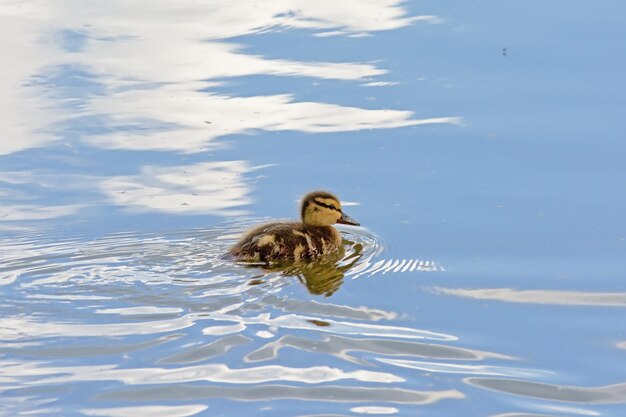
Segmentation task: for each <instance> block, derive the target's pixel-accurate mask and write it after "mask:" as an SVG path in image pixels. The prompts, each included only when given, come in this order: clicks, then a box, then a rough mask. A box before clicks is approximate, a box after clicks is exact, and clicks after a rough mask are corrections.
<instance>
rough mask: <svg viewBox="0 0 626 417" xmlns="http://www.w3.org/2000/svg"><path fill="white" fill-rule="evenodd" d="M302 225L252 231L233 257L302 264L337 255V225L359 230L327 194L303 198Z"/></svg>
mask: <svg viewBox="0 0 626 417" xmlns="http://www.w3.org/2000/svg"><path fill="white" fill-rule="evenodd" d="M300 215H301V217H302V222H286V223H269V224H265V225H263V226H260V227H257V228H255V229H253V230H251V231H249V232H248V233H247V234H246V235H245V236H244V237H243V238H242V239H241V240H240V241H239V242H238V243H237V244H236V245H235V246H233V247H232V248H231V249H230V254H231V255H232V256H233V257H235V258H237V259H239V260H245V261H257V262H263V263H269V262H272V261H299V260H303V259H311V258H315V257H317V256H320V255H326V254H330V253H334V252H337V251H338V250H339V249H340V248H341V235H340V234H339V232H338V231H337V230H336V229H335V228H334V227H333V226H332V225H333V224H335V223H342V224H350V225H354V226H359V223H358V222H357V221H356V220H354V219H352V218H351V217H350V216H348V215H347V214H345V213H344V212H343V211H342V210H341V203H340V202H339V199H338V198H337V197H336V196H335V195H333V194H331V193H329V192H326V191H313V192H311V193H309V194H307V195H305V196H304V198H303V199H302V205H301V207H300Z"/></svg>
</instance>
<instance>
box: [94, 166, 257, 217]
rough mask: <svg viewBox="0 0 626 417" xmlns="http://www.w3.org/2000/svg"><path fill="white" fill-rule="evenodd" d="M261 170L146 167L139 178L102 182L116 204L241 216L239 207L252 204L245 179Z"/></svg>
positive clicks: (105, 190) (159, 209)
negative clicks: (246, 176) (247, 174)
mask: <svg viewBox="0 0 626 417" xmlns="http://www.w3.org/2000/svg"><path fill="white" fill-rule="evenodd" d="M259 168H261V167H251V166H250V165H249V164H248V163H247V162H245V161H223V162H205V163H199V164H195V165H186V166H176V167H159V166H145V167H143V168H142V170H141V173H140V174H139V175H130V176H117V177H112V178H110V179H106V180H103V181H102V183H101V184H102V185H101V186H102V189H103V191H104V193H105V194H107V195H108V196H109V197H110V198H111V199H112V200H113V202H114V203H115V204H118V205H122V206H127V207H130V208H131V209H132V208H135V209H140V210H145V209H150V210H157V211H163V212H169V213H181V212H182V213H189V214H217V215H240V214H243V212H242V211H241V210H240V209H237V207H240V206H242V205H245V204H248V203H250V199H249V197H248V193H249V191H250V190H249V187H248V186H247V185H246V183H245V182H244V181H243V178H242V177H243V175H244V174H245V173H248V172H250V171H253V170H255V169H259Z"/></svg>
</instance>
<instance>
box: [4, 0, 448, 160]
mask: <svg viewBox="0 0 626 417" xmlns="http://www.w3.org/2000/svg"><path fill="white" fill-rule="evenodd" d="M0 21H1V22H2V23H1V24H2V27H3V29H4V32H5V33H8V34H9V36H3V37H1V38H0V46H1V47H2V49H3V50H6V51H12V52H11V53H12V58H11V65H5V66H3V67H2V68H0V88H1V89H2V91H3V94H2V96H0V110H1V111H2V113H3V115H4V119H3V120H5V121H8V122H5V123H3V132H2V137H3V140H2V141H0V155H2V154H9V153H13V152H17V151H20V150H24V149H29V148H32V147H35V146H43V145H45V144H46V143H48V142H50V141H54V140H56V139H57V137H58V136H57V135H58V134H59V133H58V132H56V133H55V132H52V131H51V130H53V129H52V126H53V125H55V124H58V123H59V122H62V121H69V120H72V119H73V118H75V117H76V116H89V115H94V116H99V117H105V118H106V119H107V120H109V121H110V122H111V123H113V125H114V126H116V123H120V122H121V123H131V124H136V125H140V126H142V127H144V126H145V125H146V124H148V125H149V124H150V123H152V124H155V123H160V124H162V125H167V126H168V127H167V128H160V129H155V131H152V132H149V133H145V129H144V133H130V132H129V130H128V129H126V130H124V129H122V130H124V133H121V134H120V132H119V131H117V132H113V133H110V134H106V135H99V136H92V137H91V138H90V141H91V143H92V144H95V145H97V146H101V147H106V148H124V149H159V150H176V151H179V152H198V151H202V150H205V149H207V147H208V145H209V142H210V141H211V140H212V139H214V138H216V137H219V136H222V135H226V134H232V133H242V132H250V131H253V130H268V131H275V130H297V131H304V132H338V131H348V130H357V129H371V128H392V127H401V126H411V125H416V124H421V123H454V122H456V119H454V118H448V117H441V118H429V119H423V120H420V119H415V118H414V115H413V114H412V113H411V112H408V111H383V110H367V109H361V108H354V107H345V106H339V105H334V104H328V103H319V102H298V101H297V100H296V99H295V98H294V97H292V96H290V95H284V94H276V95H267V96H256V97H231V96H228V95H221V94H216V93H215V92H211V91H212V89H214V87H215V85H216V82H215V81H211V80H216V79H220V78H224V77H237V76H243V75H255V74H263V75H268V74H269V75H277V76H306V77H314V78H324V79H337V80H360V79H369V78H371V77H376V76H378V75H381V74H384V73H385V72H386V71H385V70H384V69H382V68H379V67H378V66H377V65H375V64H373V63H358V62H356V63H353V62H302V61H297V60H292V59H285V58H275V59H269V58H267V57H264V56H260V55H255V54H251V53H245V52H244V48H243V47H242V46H239V45H236V44H233V43H230V42H229V43H226V42H225V40H226V39H229V38H232V37H236V36H243V35H250V34H256V33H261V32H267V31H278V30H281V28H296V29H306V30H311V31H316V32H317V33H318V34H321V33H334V34H350V35H353V36H362V35H367V34H368V33H370V32H376V31H383V30H392V29H397V28H400V27H404V26H407V25H410V24H413V23H415V22H418V21H425V22H431V23H433V22H437V21H438V19H437V18H436V17H434V16H409V15H408V13H407V10H406V9H405V8H404V7H402V1H400V0H370V1H367V2H362V1H358V0H346V1H342V2H336V1H334V0H320V1H317V2H310V1H305V0H288V1H283V2H258V1H256V0H243V1H238V2H236V3H233V4H229V3H227V2H223V1H209V2H206V1H200V0H189V1H186V2H185V5H184V7H183V6H180V5H179V4H175V3H171V2H168V1H165V0H156V1H154V0H151V1H147V0H143V1H134V2H131V3H128V2H126V1H122V0H114V1H110V2H88V3H85V2H82V1H78V0H64V1H61V2H54V3H51V2H47V1H44V0H30V1H19V2H16V1H9V2H3V4H2V5H0ZM59 66H70V67H74V68H81V70H84V71H86V73H88V74H89V76H90V77H93V80H94V82H95V83H97V84H99V85H101V87H102V89H103V91H101V92H100V93H98V94H91V95H89V94H88V93H85V92H84V91H83V90H84V89H82V90H81V89H79V91H77V92H75V93H74V94H75V95H79V96H80V97H76V96H71V97H69V98H65V99H62V98H59V97H58V96H57V97H56V98H55V97H53V96H52V94H53V93H54V92H55V91H56V90H58V88H59V87H61V88H63V87H64V85H58V83H56V84H55V83H53V82H50V81H48V84H46V83H45V82H43V83H41V82H40V83H39V84H38V85H33V83H32V81H33V80H35V79H43V80H44V81H45V80H46V77H49V76H50V74H51V72H52V69H54V68H56V67H59ZM61 84H62V83H61ZM57 93H58V92H57ZM57 95H58V94H57ZM68 102H73V103H74V104H75V106H74V108H72V109H71V110H69V109H67V108H64V106H66V105H67V104H68ZM76 103H78V105H76ZM76 107H78V108H76ZM206 120H210V121H211V123H212V124H206V123H205V121H206ZM56 129H60V128H59V127H57V128H56Z"/></svg>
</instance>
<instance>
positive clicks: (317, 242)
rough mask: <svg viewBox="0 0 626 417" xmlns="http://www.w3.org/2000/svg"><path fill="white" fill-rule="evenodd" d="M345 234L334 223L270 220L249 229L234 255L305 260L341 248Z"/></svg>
mask: <svg viewBox="0 0 626 417" xmlns="http://www.w3.org/2000/svg"><path fill="white" fill-rule="evenodd" d="M340 246H341V236H340V235H339V232H337V230H335V228H334V227H332V226H309V225H304V224H302V223H270V224H266V225H263V226H260V227H257V228H256V229H253V230H252V231H250V232H248V233H247V234H246V235H245V236H244V237H243V238H242V239H241V240H240V241H239V243H237V244H236V245H235V246H233V248H232V249H231V250H230V254H231V255H233V256H234V257H235V258H237V259H240V260H250V261H259V262H269V261H278V260H296V261H297V260H302V259H310V258H314V257H316V256H320V255H324V254H329V253H333V252H335V251H337V249H339V247H340Z"/></svg>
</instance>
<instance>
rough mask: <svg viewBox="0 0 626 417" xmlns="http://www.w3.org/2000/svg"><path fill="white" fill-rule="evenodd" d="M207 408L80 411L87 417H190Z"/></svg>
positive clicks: (194, 406)
mask: <svg viewBox="0 0 626 417" xmlns="http://www.w3.org/2000/svg"><path fill="white" fill-rule="evenodd" d="M207 408H209V406H208V405H202V404H196V405H194V404H190V405H150V406H142V407H115V408H93V409H86V410H82V413H83V414H85V415H87V416H102V417H137V416H141V417H191V416H195V415H196V414H199V413H201V412H203V411H204V410H206V409H207Z"/></svg>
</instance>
